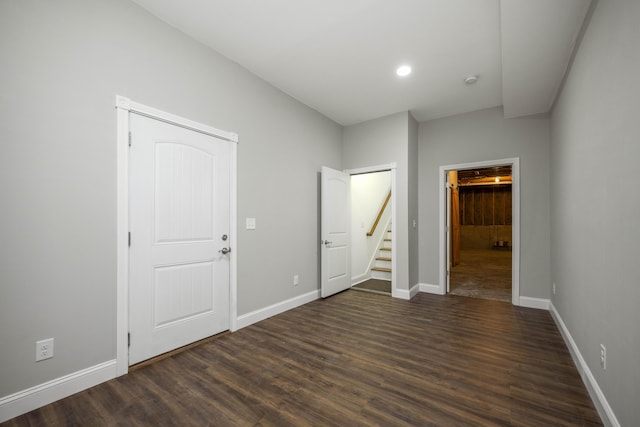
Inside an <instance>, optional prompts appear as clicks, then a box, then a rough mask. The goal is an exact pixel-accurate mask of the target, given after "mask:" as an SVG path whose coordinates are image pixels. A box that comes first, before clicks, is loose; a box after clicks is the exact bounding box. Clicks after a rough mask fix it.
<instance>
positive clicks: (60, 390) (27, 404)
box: [0, 360, 117, 422]
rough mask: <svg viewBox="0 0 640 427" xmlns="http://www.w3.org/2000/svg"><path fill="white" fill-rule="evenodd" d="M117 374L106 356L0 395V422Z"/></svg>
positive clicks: (112, 363)
mask: <svg viewBox="0 0 640 427" xmlns="http://www.w3.org/2000/svg"><path fill="white" fill-rule="evenodd" d="M116 376H117V372H116V361H115V360H109V361H107V362H104V363H100V364H98V365H95V366H91V367H89V368H86V369H82V370H80V371H77V372H74V373H71V374H69V375H65V376H63V377H60V378H56V379H55V380H51V381H47V382H46V383H42V384H39V385H37V386H35V387H30V388H28V389H26V390H22V391H19V392H17V393H14V394H10V395H9V396H5V397H3V398H0V422H4V421H7V420H10V419H11V418H14V417H17V416H19V415H22V414H25V413H27V412H29V411H33V410H34V409H37V408H40V407H42V406H45V405H48V404H49V403H52V402H55V401H56V400H60V399H64V398H65V397H67V396H71V395H72V394H75V393H77V392H79V391H82V390H86V389H88V388H90V387H93V386H96V385H98V384H100V383H103V382H105V381H109V380H110V379H113V378H115V377H116Z"/></svg>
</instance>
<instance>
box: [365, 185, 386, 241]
mask: <svg viewBox="0 0 640 427" xmlns="http://www.w3.org/2000/svg"><path fill="white" fill-rule="evenodd" d="M390 199H391V190H389V194H387V198H386V199H385V201H384V203H383V204H382V207H381V208H380V212H378V216H377V217H376V220H375V221H374V222H373V225H372V226H371V230H369V231H368V232H367V236H369V237H371V236H373V233H375V232H376V227H377V226H378V222H380V218H382V213H383V212H384V209H385V208H386V207H387V203H389V200H390Z"/></svg>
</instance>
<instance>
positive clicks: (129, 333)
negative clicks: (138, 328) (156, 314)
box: [127, 332, 131, 347]
mask: <svg viewBox="0 0 640 427" xmlns="http://www.w3.org/2000/svg"><path fill="white" fill-rule="evenodd" d="M127 347H131V332H127Z"/></svg>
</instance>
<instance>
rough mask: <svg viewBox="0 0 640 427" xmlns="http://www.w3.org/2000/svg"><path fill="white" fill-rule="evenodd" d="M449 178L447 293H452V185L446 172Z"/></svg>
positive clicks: (447, 177)
mask: <svg viewBox="0 0 640 427" xmlns="http://www.w3.org/2000/svg"><path fill="white" fill-rule="evenodd" d="M445 173H446V174H447V176H446V177H445V181H446V185H447V188H446V191H447V201H446V203H445V206H446V209H447V225H446V234H447V236H446V238H445V242H446V244H447V252H446V255H447V285H446V286H447V293H448V292H450V291H451V250H452V248H451V242H452V239H451V183H450V182H449V172H448V171H447V172H445Z"/></svg>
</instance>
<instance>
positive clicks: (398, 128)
mask: <svg viewBox="0 0 640 427" xmlns="http://www.w3.org/2000/svg"><path fill="white" fill-rule="evenodd" d="M409 116H410V114H409V113H408V112H402V113H397V114H392V115H390V116H386V117H382V118H379V119H375V120H370V121H367V122H363V123H359V124H356V125H352V126H347V127H345V128H344V129H343V136H342V141H343V142H342V144H343V165H344V168H345V169H356V168H362V167H368V166H376V165H382V164H389V163H394V162H395V163H396V167H397V169H396V192H397V194H396V217H395V218H393V220H392V221H393V222H394V224H395V227H396V234H397V235H394V236H393V239H394V240H395V241H396V245H397V252H398V253H397V254H393V256H394V257H395V258H396V268H397V270H398V271H397V272H396V280H397V283H396V285H395V286H396V287H397V288H398V289H403V290H408V289H409V233H408V228H409V224H408V221H407V218H408V217H409V205H408V190H407V188H408V187H407V184H408V126H409Z"/></svg>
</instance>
